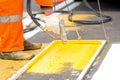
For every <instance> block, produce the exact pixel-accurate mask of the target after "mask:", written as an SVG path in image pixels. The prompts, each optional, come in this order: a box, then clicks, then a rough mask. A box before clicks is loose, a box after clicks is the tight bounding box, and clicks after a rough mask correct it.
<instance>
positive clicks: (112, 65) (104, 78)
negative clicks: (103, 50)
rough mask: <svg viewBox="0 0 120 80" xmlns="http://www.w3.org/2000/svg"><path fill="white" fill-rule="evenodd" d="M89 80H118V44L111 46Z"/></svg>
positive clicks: (119, 68)
mask: <svg viewBox="0 0 120 80" xmlns="http://www.w3.org/2000/svg"><path fill="white" fill-rule="evenodd" d="M91 80H120V43H118V44H112V46H111V48H110V49H109V51H108V52H107V55H106V56H105V58H104V60H103V62H102V63H101V65H100V67H99V69H98V70H97V72H96V73H95V74H94V75H93V78H92V79H91Z"/></svg>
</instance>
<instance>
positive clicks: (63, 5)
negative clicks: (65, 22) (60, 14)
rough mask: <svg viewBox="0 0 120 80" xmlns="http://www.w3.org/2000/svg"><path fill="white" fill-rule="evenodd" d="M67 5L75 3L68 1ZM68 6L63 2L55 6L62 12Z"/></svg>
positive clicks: (72, 0)
mask: <svg viewBox="0 0 120 80" xmlns="http://www.w3.org/2000/svg"><path fill="white" fill-rule="evenodd" d="M66 2H67V4H68V5H69V4H70V3H72V2H74V0H67V1H66ZM65 6H66V4H65V2H62V3H60V4H58V5H56V6H55V10H60V9H62V8H64V7H65Z"/></svg>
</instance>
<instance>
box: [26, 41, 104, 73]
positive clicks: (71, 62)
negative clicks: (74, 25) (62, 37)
mask: <svg viewBox="0 0 120 80" xmlns="http://www.w3.org/2000/svg"><path fill="white" fill-rule="evenodd" d="M101 43H102V41H100V40H68V41H67V43H66V44H62V43H61V41H54V42H53V44H52V45H51V46H50V47H49V48H47V49H46V50H45V51H43V52H42V54H41V55H40V56H39V57H38V58H37V59H36V60H35V61H34V64H32V66H31V67H30V68H29V69H28V70H27V71H28V72H35V73H44V74H50V73H59V72H62V71H64V70H65V69H67V68H69V69H76V70H83V69H84V67H85V66H86V65H87V63H88V62H89V60H90V59H91V58H92V56H93V55H94V53H95V52H96V50H97V49H98V47H99V46H100V45H101Z"/></svg>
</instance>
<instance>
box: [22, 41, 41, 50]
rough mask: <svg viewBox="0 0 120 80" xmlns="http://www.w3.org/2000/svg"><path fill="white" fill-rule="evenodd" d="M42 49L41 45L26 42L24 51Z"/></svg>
mask: <svg viewBox="0 0 120 80" xmlns="http://www.w3.org/2000/svg"><path fill="white" fill-rule="evenodd" d="M41 47H42V44H41V43H30V42H29V41H24V50H36V49H40V48H41Z"/></svg>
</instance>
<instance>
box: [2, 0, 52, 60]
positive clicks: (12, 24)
mask: <svg viewBox="0 0 120 80" xmlns="http://www.w3.org/2000/svg"><path fill="white" fill-rule="evenodd" d="M41 1H42V3H41V4H46V3H44V2H45V1H44V0H41ZM46 1H47V0H46ZM48 1H50V0H48ZM51 1H52V0H51ZM23 3H24V1H23V0H0V58H1V59H10V60H24V59H31V58H32V57H33V56H34V55H32V54H28V53H25V52H23V50H26V49H27V50H28V49H38V48H41V44H31V43H30V42H28V41H26V40H25V39H24V37H23V34H24V33H23V24H22V13H23ZM50 3H51V2H50ZM46 5H47V4H46Z"/></svg>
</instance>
